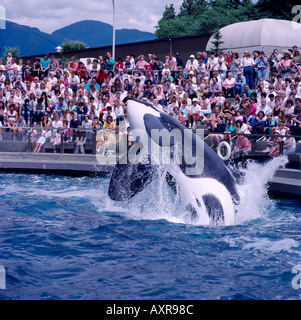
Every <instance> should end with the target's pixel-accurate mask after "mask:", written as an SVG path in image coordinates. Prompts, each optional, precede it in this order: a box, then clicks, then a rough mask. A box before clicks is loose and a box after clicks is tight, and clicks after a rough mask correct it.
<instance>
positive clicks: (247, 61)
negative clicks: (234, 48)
mask: <svg viewBox="0 0 301 320" xmlns="http://www.w3.org/2000/svg"><path fill="white" fill-rule="evenodd" d="M241 64H242V67H243V70H244V76H245V78H246V84H248V85H249V87H250V89H253V86H254V80H253V79H254V78H253V77H254V70H253V68H254V65H255V61H254V59H253V58H252V57H251V53H249V52H245V55H244V57H243V58H242V61H241Z"/></svg>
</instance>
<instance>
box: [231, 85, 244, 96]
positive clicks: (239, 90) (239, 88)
mask: <svg viewBox="0 0 301 320" xmlns="http://www.w3.org/2000/svg"><path fill="white" fill-rule="evenodd" d="M243 92H244V87H243V86H242V85H241V84H236V85H234V87H233V94H234V96H235V95H236V93H239V95H240V96H241V95H242V93H243Z"/></svg>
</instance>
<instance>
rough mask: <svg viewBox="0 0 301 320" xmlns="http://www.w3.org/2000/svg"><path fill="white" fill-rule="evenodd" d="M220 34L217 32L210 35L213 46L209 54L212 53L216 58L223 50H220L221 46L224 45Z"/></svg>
mask: <svg viewBox="0 0 301 320" xmlns="http://www.w3.org/2000/svg"><path fill="white" fill-rule="evenodd" d="M222 37H223V36H222V34H221V32H220V31H219V30H217V31H215V32H214V33H213V35H212V38H213V41H211V43H212V44H213V48H211V49H210V50H211V52H214V54H215V56H218V55H219V54H220V52H221V51H223V50H224V48H221V45H222V44H223V43H224V41H222Z"/></svg>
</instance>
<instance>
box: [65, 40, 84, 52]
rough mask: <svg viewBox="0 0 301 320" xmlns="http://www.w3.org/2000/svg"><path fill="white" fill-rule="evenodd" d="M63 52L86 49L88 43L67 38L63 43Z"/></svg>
mask: <svg viewBox="0 0 301 320" xmlns="http://www.w3.org/2000/svg"><path fill="white" fill-rule="evenodd" d="M62 48H63V50H62V51H63V52H69V51H77V50H82V49H86V48H87V45H86V44H85V43H83V42H81V41H68V40H65V42H64V43H62Z"/></svg>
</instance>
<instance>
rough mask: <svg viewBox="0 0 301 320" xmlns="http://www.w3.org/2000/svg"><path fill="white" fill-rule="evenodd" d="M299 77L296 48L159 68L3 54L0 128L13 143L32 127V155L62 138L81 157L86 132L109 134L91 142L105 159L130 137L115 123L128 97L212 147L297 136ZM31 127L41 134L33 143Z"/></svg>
mask: <svg viewBox="0 0 301 320" xmlns="http://www.w3.org/2000/svg"><path fill="white" fill-rule="evenodd" d="M162 60H163V61H162ZM300 77H301V55H300V51H299V49H298V48H297V47H296V46H295V47H293V48H292V49H288V50H286V51H283V52H278V50H276V49H275V50H274V51H273V53H272V54H271V55H270V56H267V55H266V54H265V53H264V52H261V51H253V52H252V53H250V52H248V51H245V52H244V54H243V56H241V57H240V56H239V54H238V53H236V52H231V51H228V52H227V53H223V52H221V53H220V54H219V55H218V56H216V55H215V54H214V53H210V54H207V52H198V53H197V54H196V55H193V54H192V55H190V57H189V59H188V60H187V61H183V59H181V57H180V54H179V53H176V54H173V53H172V52H170V53H169V54H168V55H167V56H166V57H165V58H164V59H161V60H160V59H159V57H157V55H156V54H149V55H148V57H145V56H144V55H140V56H139V57H137V59H136V57H135V56H134V55H129V56H127V57H125V58H124V59H123V58H118V59H117V60H116V61H115V60H114V59H113V57H112V55H111V53H110V52H107V54H106V56H99V57H98V58H90V59H86V61H85V62H83V61H81V60H79V61H77V60H76V59H75V58H74V57H72V58H71V61H70V62H69V63H67V64H66V65H65V66H64V67H63V66H62V65H61V64H60V62H59V61H58V60H56V58H55V56H53V55H52V56H50V57H49V56H48V54H45V55H44V56H43V58H42V59H36V60H35V61H30V60H25V61H23V60H22V59H18V60H17V61H16V60H15V59H14V58H13V57H12V55H11V54H8V56H7V59H6V63H5V64H3V63H2V61H1V59H0V126H1V127H3V126H5V127H7V129H6V130H10V131H12V132H13V133H14V136H17V135H18V134H22V133H24V129H22V128H23V127H26V126H31V127H32V129H31V133H32V137H33V138H31V139H30V142H31V143H32V144H33V146H34V145H35V147H34V151H35V152H39V151H40V150H41V146H42V145H43V144H44V143H45V141H47V139H48V140H49V139H51V141H52V142H53V146H54V151H55V147H56V146H57V145H59V144H60V139H61V137H62V135H61V134H60V133H61V132H62V130H63V132H64V139H65V141H70V142H75V143H76V147H77V148H76V152H82V153H84V148H83V145H84V144H85V142H86V141H88V140H89V139H91V135H90V136H89V131H87V132H85V130H86V129H94V130H98V131H99V132H100V131H101V132H102V133H103V132H109V133H107V134H102V135H98V138H97V149H98V150H102V149H103V150H104V152H105V150H106V148H105V147H104V145H106V144H108V143H109V142H110V141H113V140H114V139H115V138H114V136H115V135H116V133H118V132H119V131H120V130H125V131H127V130H128V128H127V127H128V125H127V126H126V127H125V128H120V123H121V121H123V122H122V123H127V117H126V102H125V101H126V100H125V98H127V97H134V98H136V99H140V100H143V101H147V102H149V103H151V104H153V105H154V106H155V107H157V108H158V109H160V110H162V111H163V112H166V113H168V114H170V115H171V116H172V117H174V118H175V119H177V120H178V121H179V122H181V123H182V124H183V125H185V126H187V127H188V128H191V129H195V128H196V127H197V125H198V123H202V124H203V125H204V126H206V127H207V129H208V130H209V131H210V132H211V133H212V137H213V138H212V139H213V140H215V139H219V134H225V133H226V134H230V135H231V134H233V133H239V132H240V133H244V134H248V133H253V134H274V133H276V134H278V132H279V134H281V135H293V136H294V135H295V136H301V84H300V82H301V81H300ZM37 127H41V128H43V130H42V134H41V137H39V139H38V141H35V136H36V133H35V132H36V129H35V128H37ZM48 128H57V130H56V131H53V130H50V129H48ZM58 128H59V129H58ZM80 129H82V130H80ZM2 131H3V129H1V128H0V139H1V135H2ZM288 140H289V139H288ZM213 142H214V141H212V143H213ZM271 144H273V143H271Z"/></svg>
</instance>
